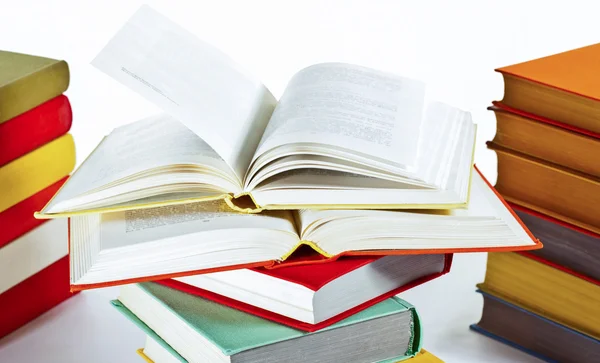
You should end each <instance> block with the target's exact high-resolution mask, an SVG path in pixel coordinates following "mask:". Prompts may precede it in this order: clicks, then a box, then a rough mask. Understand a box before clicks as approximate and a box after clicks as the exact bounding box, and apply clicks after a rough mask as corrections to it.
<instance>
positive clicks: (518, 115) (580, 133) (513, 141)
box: [489, 103, 600, 177]
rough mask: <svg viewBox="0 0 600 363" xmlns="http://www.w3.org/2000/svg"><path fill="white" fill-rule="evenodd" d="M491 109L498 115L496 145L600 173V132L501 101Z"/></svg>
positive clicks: (574, 168) (575, 168) (595, 173)
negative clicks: (578, 127)
mask: <svg viewBox="0 0 600 363" xmlns="http://www.w3.org/2000/svg"><path fill="white" fill-rule="evenodd" d="M489 110H492V111H494V114H495V115H496V136H494V140H493V141H492V142H493V143H494V144H495V145H499V146H502V147H505V148H508V149H512V150H515V151H519V152H522V153H524V154H527V155H529V156H533V157H536V158H539V159H543V160H547V161H549V162H552V163H555V164H558V165H560V166H564V167H567V168H570V169H573V170H577V171H580V172H582V173H586V174H590V175H593V176H596V177H600V163H599V162H598V155H600V134H594V133H591V132H585V131H584V130H581V129H576V128H573V127H568V125H565V124H561V123H557V122H553V121H552V120H549V119H545V118H543V117H540V116H536V115H533V114H528V113H525V112H522V111H519V110H515V109H512V108H510V107H507V106H506V105H503V104H501V103H496V104H494V106H492V107H490V108H489ZM559 145H560V147H557V146H559ZM567 150H568V152H565V151H567Z"/></svg>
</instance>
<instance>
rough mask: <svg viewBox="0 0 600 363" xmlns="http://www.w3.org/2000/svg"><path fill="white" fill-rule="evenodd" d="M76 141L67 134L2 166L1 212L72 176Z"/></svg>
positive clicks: (0, 174)
mask: <svg viewBox="0 0 600 363" xmlns="http://www.w3.org/2000/svg"><path fill="white" fill-rule="evenodd" d="M74 167H75V143H74V142H73V137H72V136H71V135H70V134H66V135H64V136H62V137H60V138H58V139H56V140H54V141H52V142H49V143H48V144H46V145H44V146H42V147H40V148H38V149H36V150H34V151H32V152H30V153H28V154H26V155H24V156H22V157H20V158H18V159H16V160H14V161H12V162H10V163H8V164H6V165H5V166H3V167H1V168H0V213H1V212H3V211H5V210H6V209H8V208H10V207H11V206H13V205H15V204H17V203H19V202H21V201H22V200H24V199H26V198H28V197H30V196H32V195H33V194H35V193H37V192H39V191H40V190H42V189H44V188H46V187H47V186H49V185H51V184H52V183H55V182H57V181H58V180H60V179H61V178H63V177H65V176H67V175H69V173H70V172H71V171H72V170H73V168H74Z"/></svg>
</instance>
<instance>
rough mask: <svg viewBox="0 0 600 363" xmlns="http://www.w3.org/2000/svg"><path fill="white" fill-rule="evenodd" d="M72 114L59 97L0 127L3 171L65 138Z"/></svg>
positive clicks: (66, 100)
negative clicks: (33, 152) (58, 139)
mask: <svg viewBox="0 0 600 363" xmlns="http://www.w3.org/2000/svg"><path fill="white" fill-rule="evenodd" d="M72 121H73V113H72V112H71V105H70V103H69V99H68V98H67V96H65V95H60V96H58V97H55V98H53V99H51V100H50V101H47V102H44V103H42V104H41V105H39V106H37V107H36V108H34V109H31V110H29V111H27V112H25V113H23V114H21V115H19V116H17V117H15V118H12V119H10V120H8V121H6V122H4V123H1V124H0V167H1V166H2V165H4V164H7V163H9V162H11V161H13V160H15V159H17V158H19V157H21V156H23V155H25V154H27V153H28V152H30V151H33V150H35V149H37V148H38V147H41V146H42V145H44V144H47V143H49V142H50V141H52V140H54V139H56V138H58V137H60V136H62V135H64V134H66V133H67V132H69V130H70V129H71V123H72Z"/></svg>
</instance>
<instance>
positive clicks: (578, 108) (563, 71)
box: [497, 44, 600, 133]
mask: <svg viewBox="0 0 600 363" xmlns="http://www.w3.org/2000/svg"><path fill="white" fill-rule="evenodd" d="M598 64H600V44H594V45H590V46H587V47H582V48H578V49H574V50H570V51H567V52H563V53H559V54H555V55H551V56H548V57H543V58H539V59H534V60H531V61H528V62H523V63H519V64H515V65H512V66H508V67H503V68H499V69H497V71H498V72H500V73H502V75H503V76H504V85H505V87H504V98H503V99H502V103H503V104H506V105H507V106H510V107H513V108H516V109H519V110H522V111H526V112H529V113H532V114H535V115H539V116H543V117H546V118H549V119H551V120H556V121H559V122H562V123H565V124H568V125H572V126H575V127H579V128H582V129H586V130H589V131H592V132H595V133H600V121H599V120H600V73H598Z"/></svg>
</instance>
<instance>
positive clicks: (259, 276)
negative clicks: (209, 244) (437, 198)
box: [157, 254, 452, 331]
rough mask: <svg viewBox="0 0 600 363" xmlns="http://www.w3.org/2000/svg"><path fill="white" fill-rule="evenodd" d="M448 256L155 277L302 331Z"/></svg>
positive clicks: (436, 272)
mask: <svg viewBox="0 0 600 363" xmlns="http://www.w3.org/2000/svg"><path fill="white" fill-rule="evenodd" d="M451 264H452V255H451V254H449V255H443V254H436V255H404V256H386V257H378V256H364V257H344V258H340V259H338V260H336V261H335V262H329V263H319V264H307V265H296V266H288V267H286V268H276V269H265V268H256V269H240V270H232V271H223V272H214V273H209V274H202V275H193V276H187V277H180V278H175V279H172V280H163V281H158V282H157V283H159V284H161V285H164V286H168V287H171V288H174V289H177V290H179V291H183V292H186V293H188V294H192V295H196V296H201V297H203V298H205V299H208V300H211V301H214V302H217V303H219V304H223V305H227V306H230V307H233V308H235V309H238V310H241V311H244V312H247V313H250V314H254V315H256V316H260V317H262V318H265V319H269V320H272V321H275V322H278V323H281V324H285V325H288V326H291V327H293V328H296V329H300V330H304V331H316V330H320V329H323V328H325V327H327V326H329V325H332V324H334V323H337V322H338V321H340V320H342V319H345V318H347V317H349V316H351V315H353V314H355V313H357V312H359V311H362V310H364V309H366V308H368V307H370V306H372V305H374V304H376V303H378V302H380V301H383V300H385V299H387V298H389V297H392V296H395V295H397V294H399V293H400V292H402V291H405V290H407V289H410V288H412V287H414V286H417V285H420V284H422V283H425V282H427V281H429V280H431V279H434V278H436V277H439V276H441V275H443V274H445V273H447V272H448V271H450V266H451Z"/></svg>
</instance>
